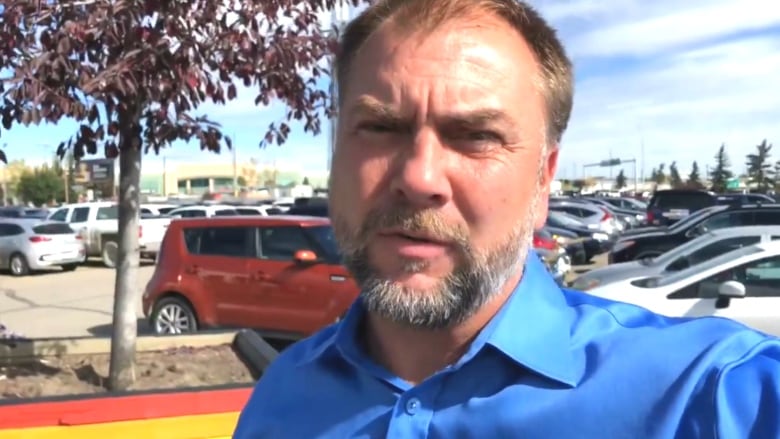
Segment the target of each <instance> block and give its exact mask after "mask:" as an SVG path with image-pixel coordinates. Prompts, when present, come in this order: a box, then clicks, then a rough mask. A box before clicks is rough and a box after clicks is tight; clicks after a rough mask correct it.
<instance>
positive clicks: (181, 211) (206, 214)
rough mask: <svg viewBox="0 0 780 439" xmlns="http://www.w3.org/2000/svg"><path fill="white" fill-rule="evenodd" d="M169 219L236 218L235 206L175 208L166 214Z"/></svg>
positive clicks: (214, 205) (217, 205) (212, 205)
mask: <svg viewBox="0 0 780 439" xmlns="http://www.w3.org/2000/svg"><path fill="white" fill-rule="evenodd" d="M167 215H168V216H169V217H171V218H211V217H214V216H236V215H238V211H237V210H236V208H235V206H230V205H225V204H196V205H190V206H182V207H177V208H176V209H173V210H171V211H169V212H168V214H167Z"/></svg>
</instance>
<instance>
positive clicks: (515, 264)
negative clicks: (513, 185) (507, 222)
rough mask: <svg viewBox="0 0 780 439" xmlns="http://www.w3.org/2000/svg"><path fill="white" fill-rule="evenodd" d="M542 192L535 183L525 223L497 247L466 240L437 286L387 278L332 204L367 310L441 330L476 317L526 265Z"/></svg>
mask: <svg viewBox="0 0 780 439" xmlns="http://www.w3.org/2000/svg"><path fill="white" fill-rule="evenodd" d="M539 172H540V173H541V170H540V171H539ZM537 181H540V180H537ZM537 186H538V185H537ZM540 196H541V187H536V188H535V193H534V195H533V197H532V201H531V205H530V206H529V208H528V210H527V211H526V212H524V215H523V217H522V219H521V223H520V224H518V226H517V227H515V228H514V229H513V230H512V231H511V233H510V234H509V236H506V237H505V238H504V239H502V240H501V241H499V245H498V246H497V247H496V248H493V249H491V250H490V251H488V252H486V253H485V254H483V255H479V254H476V253H475V251H474V250H473V249H472V248H470V246H469V245H465V248H464V249H463V250H464V252H463V253H464V254H463V256H464V257H463V259H462V262H461V263H459V264H458V265H457V266H456V267H455V268H454V269H453V271H452V273H450V274H449V275H447V276H446V277H445V278H443V279H442V280H440V281H439V282H438V284H437V285H436V286H435V287H433V288H430V289H428V290H425V291H419V290H415V289H412V288H407V287H403V286H401V285H399V284H396V283H394V282H392V281H390V280H388V279H385V278H383V276H382V275H381V273H380V270H378V269H377V268H376V267H374V266H373V265H372V264H371V261H370V258H369V255H368V251H367V245H366V243H361V242H360V238H359V237H358V236H357V234H356V232H355V231H354V228H350V227H349V226H348V225H347V224H346V222H344V221H341V220H340V219H339V216H338V215H334V213H336V212H334V210H333V209H331V215H332V223H333V227H334V232H335V235H336V238H337V241H338V242H339V245H340V247H341V249H342V252H343V255H344V264H345V266H346V267H347V269H348V270H349V271H350V272H351V273H352V275H353V276H354V277H355V280H356V281H357V283H358V285H359V286H360V288H361V294H360V296H361V298H362V301H363V304H364V306H365V308H366V310H367V311H369V312H371V313H373V314H375V315H377V316H380V317H382V318H384V319H387V320H390V321H393V322H396V323H398V324H401V325H404V326H407V327H412V328H417V329H425V330H437V329H444V328H448V327H451V326H454V325H458V324H460V323H463V322H464V321H466V320H467V319H469V318H470V317H472V316H473V315H474V314H476V313H477V312H478V311H479V310H480V309H481V308H482V307H483V306H485V305H486V304H487V303H489V302H490V301H491V300H492V299H494V298H495V297H497V296H499V295H500V294H501V293H502V292H503V290H504V288H505V286H506V283H507V282H508V281H509V279H510V277H512V275H514V274H516V273H518V271H519V270H522V267H523V266H524V265H525V261H526V258H527V256H528V251H529V248H530V246H531V241H532V240H531V237H532V236H533V231H534V225H535V219H536V218H535V212H536V208H537V206H538V204H539V201H540ZM361 244H362V245H361ZM426 268H427V264H426V263H425V262H424V261H407V263H406V264H405V265H404V266H403V270H404V271H405V272H406V273H408V274H413V273H419V272H422V271H424V270H425V269H426Z"/></svg>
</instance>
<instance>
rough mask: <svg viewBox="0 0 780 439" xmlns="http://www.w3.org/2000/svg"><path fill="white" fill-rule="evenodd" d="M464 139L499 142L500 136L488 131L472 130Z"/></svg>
mask: <svg viewBox="0 0 780 439" xmlns="http://www.w3.org/2000/svg"><path fill="white" fill-rule="evenodd" d="M466 139H467V140H469V141H472V142H500V141H501V136H499V135H498V134H496V133H493V132H490V131H473V132H470V133H467V134H466Z"/></svg>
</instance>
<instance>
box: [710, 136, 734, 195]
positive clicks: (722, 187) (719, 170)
mask: <svg viewBox="0 0 780 439" xmlns="http://www.w3.org/2000/svg"><path fill="white" fill-rule="evenodd" d="M730 167H731V163H730V162H729V156H728V154H726V145H725V144H722V145H720V149H718V153H717V154H715V166H714V167H713V168H712V172H711V173H710V190H712V191H714V192H726V185H727V184H728V181H729V179H730V178H731V177H733V176H734V174H733V173H732V172H731V169H730Z"/></svg>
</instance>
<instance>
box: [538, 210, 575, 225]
mask: <svg viewBox="0 0 780 439" xmlns="http://www.w3.org/2000/svg"><path fill="white" fill-rule="evenodd" d="M547 218H548V219H549V220H550V225H553V226H556V225H557V226H560V227H564V228H565V227H582V226H583V223H582V221H577V220H576V219H574V218H572V217H570V216H569V215H566V214H564V213H561V212H557V211H554V210H551V211H549V212H548V213H547Z"/></svg>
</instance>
